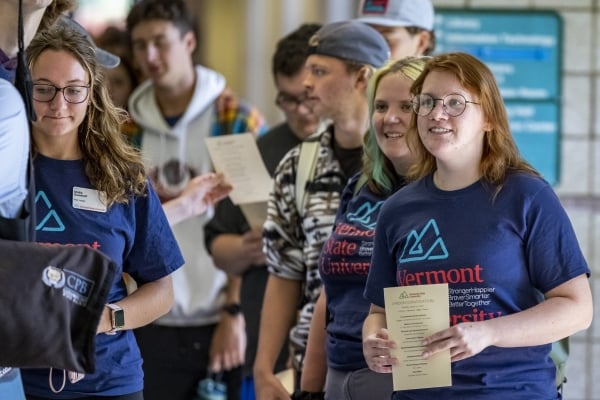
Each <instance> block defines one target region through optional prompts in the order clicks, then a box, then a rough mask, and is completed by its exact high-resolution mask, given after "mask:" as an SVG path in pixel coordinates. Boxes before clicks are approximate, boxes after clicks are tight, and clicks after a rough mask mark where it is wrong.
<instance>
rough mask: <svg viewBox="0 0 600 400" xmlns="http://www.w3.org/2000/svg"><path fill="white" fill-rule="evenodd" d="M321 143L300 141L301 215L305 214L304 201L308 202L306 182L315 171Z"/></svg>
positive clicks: (298, 185) (298, 205)
mask: <svg viewBox="0 0 600 400" xmlns="http://www.w3.org/2000/svg"><path fill="white" fill-rule="evenodd" d="M320 144H321V142H320V140H316V141H306V142H302V143H300V154H299V156H298V168H297V170H296V209H297V210H298V215H300V216H301V217H302V216H303V215H304V203H305V202H306V184H307V183H308V182H309V181H310V180H311V179H312V177H313V175H314V173H315V168H316V166H317V156H318V154H319V147H320Z"/></svg>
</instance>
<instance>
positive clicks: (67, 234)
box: [22, 27, 183, 400]
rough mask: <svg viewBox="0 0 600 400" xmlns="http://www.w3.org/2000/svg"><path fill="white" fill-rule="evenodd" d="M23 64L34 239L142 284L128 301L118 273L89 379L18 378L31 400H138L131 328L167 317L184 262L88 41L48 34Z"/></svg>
mask: <svg viewBox="0 0 600 400" xmlns="http://www.w3.org/2000/svg"><path fill="white" fill-rule="evenodd" d="M27 55H28V64H29V67H30V69H31V75H32V80H33V100H34V108H35V112H36V114H37V120H36V121H34V122H33V125H32V147H33V160H34V166H35V183H36V188H37V193H36V199H37V203H36V207H37V217H38V220H37V226H36V231H37V238H36V239H37V241H38V242H41V243H46V244H72V245H83V246H90V247H93V248H95V249H98V250H99V251H101V252H103V253H104V254H105V255H107V256H109V257H110V258H111V259H112V260H113V261H114V262H115V263H116V264H117V267H118V268H119V270H120V271H121V272H127V273H128V274H129V275H131V276H132V277H133V278H134V279H135V281H136V282H137V283H138V285H139V288H138V289H137V290H136V291H135V292H133V293H132V294H128V293H127V290H126V287H125V284H124V282H123V280H122V279H121V274H118V276H119V278H118V279H117V280H116V281H115V282H114V283H113V286H112V288H111V289H110V292H109V295H108V300H109V304H107V307H105V310H104V312H103V314H102V316H101V319H100V323H99V325H98V328H97V332H98V335H97V339H96V370H95V372H94V373H92V374H87V375H83V376H82V374H79V375H78V374H75V373H72V372H68V373H67V371H55V370H52V369H50V370H48V369H24V370H22V375H23V382H24V386H25V392H26V394H27V396H28V397H27V398H28V399H52V398H70V399H88V398H91V397H92V396H103V398H107V399H119V400H138V399H142V398H143V396H142V388H143V374H142V369H141V364H142V360H141V357H140V353H139V349H138V347H137V344H136V342H135V338H134V336H133V332H132V329H134V328H137V327H139V326H142V325H145V324H147V323H149V322H151V321H153V320H154V319H156V318H158V317H159V316H161V315H162V314H164V313H165V312H167V311H168V310H169V308H170V306H171V304H172V301H173V289H172V283H171V277H170V274H171V273H172V272H173V271H174V270H176V269H177V268H179V267H181V265H182V264H183V258H182V256H181V253H180V251H179V248H178V247H177V242H176V241H175V238H174V237H173V234H172V232H171V230H170V228H169V222H168V221H167V219H166V217H165V214H164V212H163V210H162V207H161V204H160V201H159V200H158V197H157V195H156V193H155V192H154V190H153V189H152V186H151V185H150V184H148V181H147V178H146V171H145V169H144V167H143V164H142V161H141V158H140V155H139V153H138V152H137V151H136V150H134V149H133V148H132V147H131V146H129V145H128V144H127V143H126V142H125V141H124V139H123V137H122V135H121V133H120V124H121V121H122V118H123V115H122V111H121V110H120V109H118V108H116V107H115V106H114V105H113V104H112V102H111V101H110V98H109V95H108V91H107V89H106V85H105V82H104V77H103V75H102V73H101V72H100V67H99V65H98V63H97V60H96V58H95V51H94V48H93V47H92V46H91V44H90V43H89V42H88V40H87V39H86V37H85V36H83V35H82V34H80V33H78V32H75V31H73V30H71V29H70V28H68V27H57V28H52V29H50V30H46V31H44V32H41V33H39V34H38V35H37V36H36V37H35V38H34V40H33V41H32V42H31V44H30V46H29V48H28V52H27ZM65 334H66V333H65ZM67 376H68V378H69V379H68V381H67V379H66V378H67ZM58 392H60V394H59V395H57V394H55V393H58Z"/></svg>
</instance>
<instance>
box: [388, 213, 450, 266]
mask: <svg viewBox="0 0 600 400" xmlns="http://www.w3.org/2000/svg"><path fill="white" fill-rule="evenodd" d="M447 258H448V250H447V249H446V244H445V243H444V239H442V237H441V236H440V229H439V228H438V226H437V224H436V223H435V220H433V219H430V220H429V221H428V222H427V224H426V225H425V227H424V228H423V230H421V232H417V231H415V230H413V231H411V232H410V233H409V234H408V237H407V239H406V244H405V245H404V249H403V250H402V255H401V256H400V259H399V260H398V261H399V262H400V263H407V262H412V261H423V260H445V259H447Z"/></svg>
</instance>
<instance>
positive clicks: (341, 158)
mask: <svg viewBox="0 0 600 400" xmlns="http://www.w3.org/2000/svg"><path fill="white" fill-rule="evenodd" d="M333 154H334V155H335V158H336V159H337V160H338V162H339V163H340V167H341V168H342V171H343V172H344V175H346V177H347V178H349V177H351V176H353V175H354V174H356V173H357V172H358V171H360V168H361V167H362V147H357V148H354V149H343V148H341V147H340V145H339V144H338V143H337V142H336V141H335V139H334V140H333Z"/></svg>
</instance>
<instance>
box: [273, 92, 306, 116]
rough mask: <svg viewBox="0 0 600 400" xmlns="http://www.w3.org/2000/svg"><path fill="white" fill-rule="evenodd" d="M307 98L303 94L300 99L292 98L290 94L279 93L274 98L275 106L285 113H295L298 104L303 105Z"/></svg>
mask: <svg viewBox="0 0 600 400" xmlns="http://www.w3.org/2000/svg"><path fill="white" fill-rule="evenodd" d="M306 100H308V97H307V96H306V95H305V94H303V95H302V96H300V97H296V96H292V95H291V94H287V93H282V92H279V93H278V94H277V97H276V98H275V104H277V105H278V106H279V107H281V108H282V109H283V110H285V111H296V109H298V106H300V104H303V103H304V102H305V101H306Z"/></svg>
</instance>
